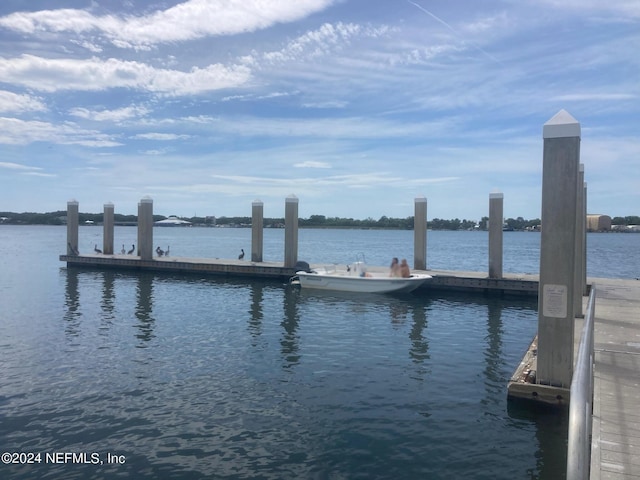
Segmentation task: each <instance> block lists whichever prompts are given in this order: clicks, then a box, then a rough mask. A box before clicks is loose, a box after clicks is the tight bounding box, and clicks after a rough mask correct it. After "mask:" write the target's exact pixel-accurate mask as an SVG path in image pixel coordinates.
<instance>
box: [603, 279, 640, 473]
mask: <svg viewBox="0 0 640 480" xmlns="http://www.w3.org/2000/svg"><path fill="white" fill-rule="evenodd" d="M594 282H595V284H596V289H597V295H596V308H595V327H594V334H595V337H594V347H595V373H594V392H593V397H594V398H593V431H592V442H591V479H592V480H623V479H624V480H629V479H640V281H639V280H614V279H594Z"/></svg>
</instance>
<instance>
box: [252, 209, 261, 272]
mask: <svg viewBox="0 0 640 480" xmlns="http://www.w3.org/2000/svg"><path fill="white" fill-rule="evenodd" d="M263 223H264V204H263V203H262V202H261V201H260V200H255V201H254V202H253V203H252V204H251V261H252V262H261V261H262V252H263V249H264V230H263V226H264V225H263Z"/></svg>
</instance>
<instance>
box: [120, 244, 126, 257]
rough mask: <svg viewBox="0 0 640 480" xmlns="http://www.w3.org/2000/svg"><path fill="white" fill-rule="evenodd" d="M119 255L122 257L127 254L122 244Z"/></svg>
mask: <svg viewBox="0 0 640 480" xmlns="http://www.w3.org/2000/svg"><path fill="white" fill-rule="evenodd" d="M120 253H121V254H122V255H124V254H125V253H127V251H126V250H125V249H124V243H123V244H122V250H120Z"/></svg>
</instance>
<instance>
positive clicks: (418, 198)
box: [413, 196, 427, 203]
mask: <svg viewBox="0 0 640 480" xmlns="http://www.w3.org/2000/svg"><path fill="white" fill-rule="evenodd" d="M413 201H414V202H415V203H427V197H424V196H422V197H416V198H414V199H413Z"/></svg>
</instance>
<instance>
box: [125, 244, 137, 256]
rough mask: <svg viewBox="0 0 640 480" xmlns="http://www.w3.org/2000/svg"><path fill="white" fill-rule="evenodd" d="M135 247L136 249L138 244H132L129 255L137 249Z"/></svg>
mask: <svg viewBox="0 0 640 480" xmlns="http://www.w3.org/2000/svg"><path fill="white" fill-rule="evenodd" d="M135 249H136V246H135V245H131V250H129V251H128V252H127V253H128V254H129V255H131V254H133V252H134V251H135Z"/></svg>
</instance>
